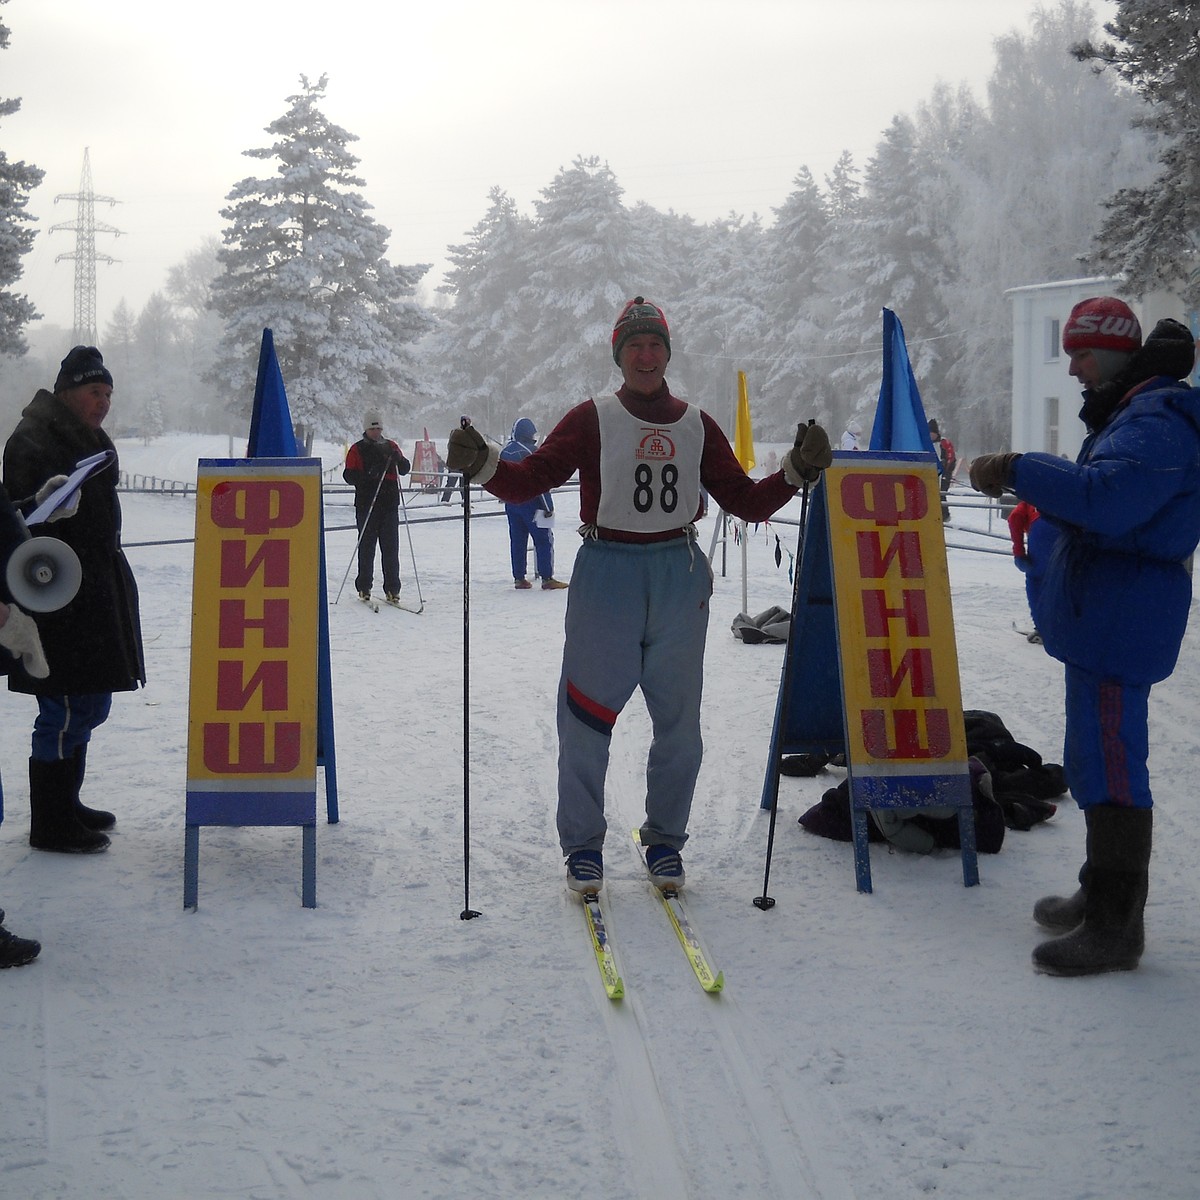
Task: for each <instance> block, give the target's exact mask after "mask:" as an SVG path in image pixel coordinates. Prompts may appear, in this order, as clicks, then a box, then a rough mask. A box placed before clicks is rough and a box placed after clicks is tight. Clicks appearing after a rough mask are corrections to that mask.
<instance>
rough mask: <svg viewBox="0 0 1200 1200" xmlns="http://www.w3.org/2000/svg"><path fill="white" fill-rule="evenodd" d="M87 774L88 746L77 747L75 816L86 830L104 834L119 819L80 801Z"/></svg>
mask: <svg viewBox="0 0 1200 1200" xmlns="http://www.w3.org/2000/svg"><path fill="white" fill-rule="evenodd" d="M86 774H87V746H86V745H83V746H77V747H76V749H75V815H76V817H78V818H79V823H80V824H81V825H82V826H83V827H84V828H85V829H95V830H97V831H99V832H100V833H103V832H104V831H105V830H108V829H111V828H112V827H113V826H114V825H115V824H116V823H117V818H116V817H114V816H113V814H112V813H110V812H105V811H104V809H102V808H88V806H87V805H86V804H84V803H83V801H82V800H80V799H79V792H80V789H81V788H82V787H83V777H84V775H86Z"/></svg>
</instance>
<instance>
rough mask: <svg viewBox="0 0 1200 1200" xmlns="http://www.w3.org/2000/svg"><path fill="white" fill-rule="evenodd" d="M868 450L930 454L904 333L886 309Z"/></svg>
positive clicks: (922, 412)
mask: <svg viewBox="0 0 1200 1200" xmlns="http://www.w3.org/2000/svg"><path fill="white" fill-rule="evenodd" d="M871 449H872V450H887V451H921V450H925V451H927V452H928V453H930V454H933V452H934V451H933V439H932V438H931V437H930V436H929V422H928V420H926V417H925V409H924V408H923V407H922V405H921V393H920V392H919V391H918V390H917V381H916V378H915V377H914V376H913V371H912V364H911V363H910V362H909V361H908V347H907V346H905V344H904V329H903V327H902V326H901V324H900V318H899V317H897V316H896V314H895V313H894V312H892V310H891V309H890V308H885V309H884V310H883V382H882V383H881V384H880V387H879V406H878V408H876V410H875V424H874V426H873V427H872V429H871Z"/></svg>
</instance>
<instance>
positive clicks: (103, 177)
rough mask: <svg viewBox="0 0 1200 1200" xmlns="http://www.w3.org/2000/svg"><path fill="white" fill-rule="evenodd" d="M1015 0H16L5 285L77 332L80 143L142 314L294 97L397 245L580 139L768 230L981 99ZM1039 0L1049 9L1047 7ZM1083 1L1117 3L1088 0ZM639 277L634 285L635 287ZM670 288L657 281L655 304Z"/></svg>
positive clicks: (108, 274)
mask: <svg viewBox="0 0 1200 1200" xmlns="http://www.w3.org/2000/svg"><path fill="white" fill-rule="evenodd" d="M1035 7H1036V5H1035V4H1034V3H1033V2H1032V0H988V2H987V3H981V2H979V0H840V2H838V0H834V2H831V0H719V2H718V0H548V2H547V0H543V2H541V3H537V4H534V3H528V2H527V0H433V2H432V3H429V2H418V0H393V2H391V3H389V2H387V0H383V2H382V3H381V2H380V0H333V2H332V3H328V2H327V3H322V4H317V3H315V2H314V0H288V2H285V0H206V2H205V3H203V4H198V5H191V4H189V5H175V4H171V3H169V2H164V0H108V2H107V3H97V2H96V0H9V3H7V4H5V5H3V6H2V7H0V18H2V19H3V21H4V23H5V24H6V25H7V26H8V27H9V30H10V31H11V37H10V42H9V48H8V49H7V50H5V51H0V97H19V98H20V100H21V102H22V103H21V109H20V111H19V112H18V113H17V114H16V115H14V116H10V117H6V118H4V119H3V122H2V123H0V146H2V147H3V148H4V150H5V152H6V153H7V154H8V157H9V158H10V159H11V160H22V159H23V160H25V161H27V162H31V163H33V164H35V165H37V166H39V167H41V168H42V169H43V170H44V171H45V172H46V175H45V179H44V180H43V182H42V185H41V187H40V188H38V189H37V190H36V191H35V192H34V194H33V197H32V199H31V202H30V211H31V212H32V213H33V214H34V215H35V216H37V217H38V218H39V220H38V228H39V229H40V231H41V232H40V233H39V234H38V237H37V239H36V241H35V245H34V249H33V250H32V251H31V252H30V254H29V255H27V256H26V258H25V260H24V262H25V275H24V278H23V279H22V280H21V282H20V283H19V284H18V287H17V290H19V291H24V292H26V293H27V294H28V295H29V296H30V298H31V299H32V300H33V302H34V304H35V305H36V306H37V307H38V309H39V310H40V311H41V312H42V313H43V314H44V316H45V318H46V319H47V321H53V322H55V323H58V324H61V325H64V326H66V327H67V328H68V329H69V328H70V326H71V324H72V317H73V296H74V263H73V262H71V261H69V260H68V261H64V262H60V263H57V264H56V263H55V258H56V256H57V255H60V254H64V253H72V252H73V251H74V248H75V235H74V233H73V232H71V231H69V230H60V231H57V232H54V233H49V232H48V231H49V229H50V226H51V225H54V224H58V223H66V224H72V223H74V221H75V220H76V216H77V206H76V204H75V203H74V202H73V201H70V200H65V199H64V200H59V201H58V202H57V203H56V202H55V198H56V197H57V196H62V195H72V194H75V193H77V192H78V191H79V187H80V174H81V168H82V165H83V153H84V148H85V147H87V148H88V149H89V152H90V158H91V168H92V183H93V188H94V190H95V192H96V194H97V195H98V196H104V197H111V198H113V199H115V200H118V201H120V203H119V204H117V205H115V206H111V207H110V206H109V205H107V204H98V205H97V206H96V210H95V215H96V220H97V222H98V223H102V224H107V225H111V226H113V227H115V228H117V229H119V230H120V231H121V234H122V236H120V237H119V238H114V237H112V236H110V235H105V234H99V235H98V236H97V239H96V246H97V251H98V252H99V253H101V254H108V255H111V256H112V257H113V258H115V259H118V260H119V261H118V262H116V263H113V264H104V263H101V264H99V266H98V267H97V281H98V288H97V295H98V299H97V316H98V326H99V329H100V332H101V334H103V331H104V327H105V324H106V323H107V321H108V320H109V318H110V317H111V315H112V311H113V309H114V307H115V306H116V304H117V303H118V302H119V301H120V300H121V299H122V298H124V299H125V300H126V302H127V303H128V304H129V305H130V307H131V308H132V309H133V311H134V312H135V313H137V312H138V311H140V309H141V307H142V306H143V305H144V304H145V302H146V300H147V299H148V298H149V296H150V295H151V293H153V292H154V291H156V290H158V289H161V288H162V287H163V285H164V283H165V280H166V272H167V270H168V268H170V267H171V266H173V265H175V264H176V263H178V262H180V261H181V260H182V259H183V258H184V256H185V255H187V254H188V253H189V252H190V251H192V250H193V249H195V248H196V246H197V245H198V244H199V243H200V241H201V239H202V238H204V237H205V236H210V235H212V236H216V235H219V233H220V231H221V227H222V224H223V222H222V221H221V218H220V216H219V210H220V209H221V207H222V206H223V204H224V197H225V195H226V194H227V193H228V191H229V190H230V188H231V187H232V186H233V184H234V183H236V182H237V181H238V180H239V179H242V178H244V177H246V176H248V175H262V174H264V173H266V172H267V171H273V170H274V164H273V163H266V162H261V161H259V160H255V159H250V158H247V157H245V156H244V155H243V153H242V152H243V151H244V150H247V149H250V148H257V147H261V146H265V145H267V144H268V141H269V139H268V136H267V134H266V133H265V126H267V125H268V124H269V123H270V122H271V121H273V120H275V119H276V118H277V117H279V116H281V115H282V114H283V112H284V111H285V109H286V108H287V100H286V98H287V97H288V96H290V95H293V94H295V93H296V92H298V91H299V90H300V82H299V78H300V75H302V74H304V75H307V76H308V77H309V78H310V79H312V80H316V79H318V78H319V77H320V76H321V75H322V74H326V75H328V77H329V82H328V86H327V89H326V98H325V103H324V104H323V106H322V108H323V111H324V113H325V115H326V116H327V117H328V118H329V120H331V121H333V122H334V123H335V124H338V125H340V126H341V127H342V128H343V129H346V130H348V131H349V132H350V133H353V134H357V135H358V138H359V140H358V141H357V142H355V143H354V144H353V146H352V150H353V152H354V153H356V154H357V155H358V157H359V159H360V165H359V173H360V175H361V176H362V178H363V179H365V181H366V187H365V188H364V189H363V192H364V194H365V196H366V198H367V199H368V200H369V201H370V202H371V203H372V204H373V205H374V214H373V215H374V216H375V217H376V219H377V220H379V221H380V222H381V223H382V224H383V225H385V226H386V227H387V228H388V229H390V230H391V233H392V237H391V243H390V251H389V257H390V259H391V260H392V261H393V262H395V263H404V264H412V263H419V262H428V263H432V264H433V269H432V270H431V271H430V272H429V274H428V275H427V276H426V283H427V284H428V285H429V287H430V289H431V290H432V288H433V287H434V286H436V284H437V283H438V282H440V280H441V276H442V272H443V271H444V269H445V266H446V262H445V251H446V246H447V245H449V244H453V243H459V242H462V241H464V240H465V235H466V234H467V232H468V231H469V230H470V229H471V228H472V227H473V226H474V225H475V224H476V222H477V221H478V220H479V219H480V218H481V217H482V216H483V214H484V212H485V211H486V209H487V193H488V190H489V189H490V188H491V187H493V186H499V187H501V188H503V189H504V190H505V191H506V192H507V193H508V194H509V195H510V196H511V197H512V198H513V199H514V200H515V201H516V203H517V205H518V207H519V208H520V209H521V211H522V212H525V213H529V214H531V213H532V211H533V202H534V200H535V199H537V198H539V194H540V192H541V190H542V189H543V188H545V187H546V186H547V185H548V184H549V183H550V182H551V181H552V179H553V178H554V176H555V175H556V174H557V173H558V171H559V170H560V169H561V168H563V167H567V166H569V165H570V164H571V162H572V160H573V159H575V158H576V157H577V156H580V155H585V156H591V155H595V156H597V157H598V158H600V159H601V160H602V161H605V162H607V163H608V165H609V166H610V167H611V169H612V170H613V172H614V174H615V175H616V178H617V180H618V182H619V183H620V184H621V186H622V187H623V188H624V189H625V200H626V202H627V203H629V204H634V203H636V202H638V201H646V202H647V203H649V204H652V205H653V206H654V207H655V208H658V209H660V210H661V211H666V210H668V209H673V210H674V211H676V212H679V213H686V214H688V215H690V216H693V217H695V218H696V219H697V220H698V221H702V222H703V221H709V220H712V219H713V218H715V217H718V216H721V215H724V214H726V213H729V212H736V213H740V214H742V215H743V216H750V215H751V214H753V213H758V214H759V215H760V216H761V217H762V218H763V219H764V222H766V223H769V222H770V220H771V219H772V216H773V214H772V209H774V208H776V207H778V206H779V205H781V204H782V203H783V201H784V200H785V199H786V197H787V195H788V194H789V192H790V191H791V185H792V181H793V179H794V178H795V175H796V172H797V171H798V170H799V169H800V168H801V167H802V166H805V165H807V166H808V167H809V169H810V170H811V171H812V172H813V175H814V177H815V178H816V179H817V181H818V182H823V180H824V177H825V175H826V174H827V173H828V172H829V170H830V169H831V168H832V166H833V164H834V162H835V161H836V160H837V157H838V155H839V154H840V153H841V152H842V151H843V150H849V151H850V152H851V153H852V154H853V155H854V157H855V160H856V161H857V163H858V165H859V166H860V167H862V166H863V165H865V163H866V161H867V159H868V158H869V157H870V155H871V154H872V153H873V151H874V148H875V145H876V143H877V141H878V139H879V137H880V135H881V134H882V132H883V130H884V129H885V128H886V127H887V125H888V123H889V122H890V121H891V119H892V117H893V116H894V115H895V114H896V113H898V112H905V113H912V112H914V111H915V109H916V107H917V105H919V104H920V103H921V102H922V101H924V100H926V99H928V97H929V95H930V93H931V91H932V89H933V87H934V86H935V84H936V83H937V82H938V81H939V80H942V81H944V82H947V83H950V84H953V85H957V84H959V83H966V84H967V85H968V86H970V88H971V89H972V91H973V92H974V93H975V95H976V96H977V97H978V98H979V99H980V100H981V101H986V90H985V88H986V83H987V79H988V77H989V75H990V74H991V70H992V66H993V52H992V42H993V39H994V38H996V37H997V36H1000V35H1002V34H1005V33H1008V32H1010V31H1011V30H1013V29H1019V30H1021V31H1022V32H1026V31H1027V30H1028V28H1029V25H1030V16H1031V14H1032V12H1033V11H1034V9H1035ZM1050 7H1054V5H1050ZM1093 7H1094V9H1095V11H1096V13H1097V17H1098V19H1101V20H1102V19H1107V18H1109V17H1111V15H1112V13H1113V11H1114V5H1113V4H1111V3H1096V4H1094V5H1093ZM636 286H637V281H636V280H631V281H630V289H631V290H633V289H635V288H636ZM667 299H669V298H667Z"/></svg>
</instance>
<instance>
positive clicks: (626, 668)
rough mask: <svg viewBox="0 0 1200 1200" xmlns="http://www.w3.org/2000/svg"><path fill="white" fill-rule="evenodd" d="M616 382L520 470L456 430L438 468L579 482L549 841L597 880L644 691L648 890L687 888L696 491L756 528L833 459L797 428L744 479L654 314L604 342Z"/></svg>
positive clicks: (703, 580) (505, 478) (702, 617)
mask: <svg viewBox="0 0 1200 1200" xmlns="http://www.w3.org/2000/svg"><path fill="white" fill-rule="evenodd" d="M612 351H613V359H614V360H615V362H616V364H617V366H618V367H619V368H620V371H621V374H622V375H623V376H624V380H625V382H624V384H623V385H622V387H621V388H620V389H619V390H618V391H617V392H616V393H615V394H614V395H611V396H605V397H602V398H601V399H599V400H587V401H585V402H584V403H583V404H580V405H578V406H577V407H575V408H573V409H572V410H571V411H570V412H568V413H567V415H566V416H565V417H563V419H562V420H561V421H560V422H559V423H558V425H557V426H555V428H554V430H553V431H552V432H551V433H550V435H549V436H548V437H547V438H546V440H545V441H544V442H543V443H542V445H541V446H540V447H539V448H538V449H537V450H536V451H535V452H534V453H533V454H531V455H530V456H529V457H528V458H526V459H524V460H523V461H521V462H503V461H500V459H499V448H498V447H496V446H491V445H489V444H488V443H487V442H486V441H485V440H484V439H483V437H482V436H481V435H480V434H479V433H478V432H477V431H476V430H475V429H473V428H471V427H469V426H467V427H465V428H462V429H456V430H454V431H453V432H452V433H451V434H450V441H449V448H448V451H447V462H448V464H449V466H450V467H451V469H452V470H461V471H464V472H465V473H466V475H467V476H468V477H469V478H470V479H471V480H472V481H473V482H475V483H478V484H480V485H482V486H483V487H485V488H487V490H488V491H489V492H491V493H492V494H493V495H494V496H498V497H499V498H500V499H501V500H504V501H507V502H509V503H520V502H522V501H524V500H528V499H530V498H531V497H533V496H536V495H538V494H539V493H541V492H547V491H549V490H550V489H552V488H555V487H560V486H561V485H562V484H564V483H566V481H567V480H568V479H570V478H571V476H572V475H574V474H575V472H576V471H578V472H579V504H580V518H581V521H582V524H581V526H580V529H579V533H580V535H581V536H582V538H583V545H582V546H581V547H580V550H579V553H578V556H577V557H576V559H575V567H574V571H573V573H572V575H571V590H570V594H569V598H568V600H567V614H566V639H565V642H564V646H563V666H562V678H561V681H560V683H559V689H558V736H559V756H558V835H559V841H560V843H561V845H562V849H563V853H564V855H565V856H566V859H567V885H568V887H570V888H571V889H572V890H573V891H577V892H583V893H594V892H597V891H598V890H599V889H600V886H601V885H602V883H603V881H604V860H603V855H602V850H603V846H604V835H605V833H606V832H607V828H608V826H607V822H606V821H605V817H604V778H605V774H606V772H607V769H608V755H609V746H610V743H611V739H612V731H613V726H614V725H615V723H616V720H617V717H618V715H619V714H620V712H621V710H622V708H624V706H625V703H626V701H628V700H629V698H630V697H631V696H632V695H633V692H634V689H635V688H638V687H640V688H641V689H642V695H643V697H644V698H645V701H646V708H647V711H648V712H649V714H650V720H651V724H652V726H653V740H652V742H651V745H650V751H649V756H648V760H647V764H646V819H645V821H644V822H643V824H642V827H641V841H642V845H643V846H644V847H645V849H646V862H647V867H648V869H649V872H650V876H651V879H652V881H653V882H654V883H655V884H656V885H657V886H658V887H660V888H662V889H664V890H668V889H676V888H679V887H682V885H683V880H684V872H683V862H682V859H681V857H680V853H679V852H680V850H681V849H682V848H683V845H684V843H685V842H686V841H687V837H688V834H687V825H688V817H689V815H690V812H691V806H692V795H693V792H694V791H695V786H696V777H697V775H698V774H699V771H700V760H701V757H702V754H703V745H702V742H701V737H700V694H701V688H702V684H703V675H704V644H705V638H706V635H707V631H708V600H709V596H710V595H711V594H712V572H711V570H710V568H709V565H708V561H707V559H706V558H705V555H704V554H703V552H702V551H700V550H698V549H697V547H696V544H695V541H696V528H695V525H694V521H695V520H696V519H697V518H698V516H699V514H700V511H701V504H702V497H701V490H700V489H701V487H704V488H705V489H707V490H708V492H709V493H710V494H711V495H712V496H713V498H714V499H715V500H716V502H717V503H718V504H719V505H720V506H721V507H722V509H724V510H725V512H727V513H730V514H731V515H733V516H735V517H740V518H742V519H743V520H746V521H765V520H767V519H768V518H769V517H771V516H772V515H773V514H774V513H775V512H776V511H777V510H778V509H780V508H781V507H783V505H784V504H786V503H787V502H788V501H789V500H790V499H791V498H792V497H793V496H794V495H795V494H796V489H797V488H799V487H800V486H801V485H802V484H804V483H806V482H812V481H814V480H815V479H816V478H817V476H818V474H819V472H820V470H821V469H822V468H824V467H826V466H828V465H829V463H830V462H831V461H832V456H831V453H830V448H829V438H828V437H827V436H826V434H825V431H824V430H823V429H822V428H821V426H819V425H807V426H802V427H801V428H800V430H799V431H798V435H797V440H796V445H795V447H794V448H793V449H792V450H790V451H788V453H787V454H785V455H784V458H783V465H782V469H781V470H779V471H777V472H776V473H775V474H773V475H770V476H768V477H767V478H766V479H762V480H752V479H750V478H749V476H747V475H746V473H745V471H743V470H742V468H741V466H740V465H739V463H738V461H737V459H736V458H735V457H734V454H733V450H732V449H731V447H730V445H729V441H728V439H727V438H726V437H725V435H724V433H722V431H721V429H720V427H719V426H718V425H717V423H716V422H715V421H714V420H713V419H712V418H711V417H710V416H709V415H708V414H707V413H704V412H702V411H701V410H700V409H698V408H696V407H695V406H693V405H690V404H687V403H686V402H684V401H683V400H680V399H678V398H677V397H675V396H673V395H672V394H671V391H670V389H669V387H668V386H667V383H666V380H665V374H666V369H667V363H668V361H669V360H670V358H671V334H670V330H669V329H668V327H667V319H666V317H665V316H664V315H663V312H662V310H661V309H660V308H658V307H657V306H655V305H653V304H649V303H647V302H646V301H645V300H644V299H643V298H642V297H641V296H638V297H636V298H635V299H633V300H631V301H629V303H628V304H626V305H625V307H624V308H623V309H622V310H621V313H620V315H619V316H618V317H617V321H616V325H615V326H614V328H613V333H612Z"/></svg>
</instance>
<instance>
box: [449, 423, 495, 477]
mask: <svg viewBox="0 0 1200 1200" xmlns="http://www.w3.org/2000/svg"><path fill="white" fill-rule="evenodd" d="M487 458H488V449H487V442H486V441H484V439H483V435H482V434H481V433H480V432H479V431H478V430H476V429H474V428H473V427H472V426H470V425H467V426H464V427H460V428H458V429H453V430H451V432H450V444H449V446H448V447H447V449H446V466H448V467H449V468H450V470H452V471H461V472H462V473H463V475H464V476H465V477H466V478H467V479H471V478H473V477H474V476H476V475H478V474H479V472H480V471H482V470H483V467H484V464H485V463H486V462H487Z"/></svg>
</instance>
